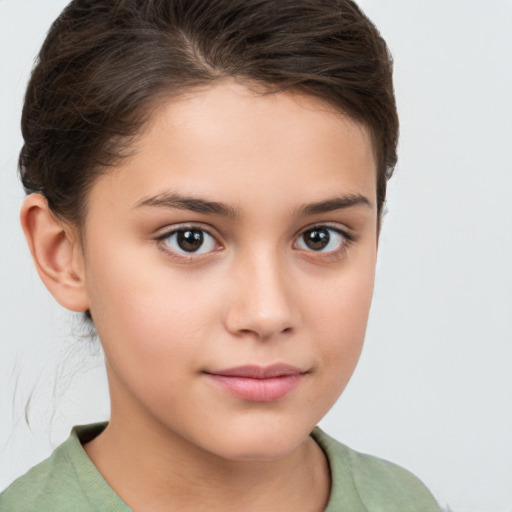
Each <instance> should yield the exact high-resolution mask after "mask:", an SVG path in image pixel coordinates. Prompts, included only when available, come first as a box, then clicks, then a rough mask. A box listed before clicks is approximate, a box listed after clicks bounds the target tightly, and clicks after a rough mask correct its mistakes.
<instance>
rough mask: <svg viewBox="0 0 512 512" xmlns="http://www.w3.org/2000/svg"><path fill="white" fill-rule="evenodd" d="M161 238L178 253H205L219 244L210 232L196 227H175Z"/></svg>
mask: <svg viewBox="0 0 512 512" xmlns="http://www.w3.org/2000/svg"><path fill="white" fill-rule="evenodd" d="M159 239H160V240H162V242H163V243H165V245H166V246H167V247H168V248H169V249H170V250H171V251H173V252H176V253H178V254H205V253H207V252H212V251H214V250H215V249H216V247H217V246H218V244H217V242H216V240H215V238H213V236H212V235H210V233H208V232H207V231H205V230H204V229H196V228H182V229H175V230H173V231H171V232H170V233H168V234H166V235H165V236H162V237H160V238H159Z"/></svg>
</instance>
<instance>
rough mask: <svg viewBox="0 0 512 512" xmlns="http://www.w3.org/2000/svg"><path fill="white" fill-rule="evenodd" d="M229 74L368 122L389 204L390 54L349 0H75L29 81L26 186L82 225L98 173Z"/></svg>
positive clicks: (380, 187) (381, 197)
mask: <svg viewBox="0 0 512 512" xmlns="http://www.w3.org/2000/svg"><path fill="white" fill-rule="evenodd" d="M225 77H233V78H235V79H238V80H241V81H243V82H247V83H252V84H256V85H263V86H264V88H265V90H266V91H268V92H273V91H276V90H284V89H287V88H294V89H296V90H300V91H302V92H305V93H307V94H310V95H313V96H315V97H318V98H321V99H323V100H324V101H326V102H329V103H331V104H333V105H335V106H336V107H337V108H338V109H339V110H341V111H343V112H345V113H347V114H348V115H349V116H350V117H352V118H353V119H355V120H356V121H358V122H360V123H362V124H363V125H364V126H366V127H367V128H368V129H369V131H370V133H371V135H372V138H373V143H374V149H375V152H376V155H377V165H378V169H377V170H378V178H377V197H378V208H379V211H381V210H382V205H383V203H384V201H385V197H386V183H387V180H388V179H389V177H390V176H391V174H392V172H393V169H394V166H395V164H396V158H397V157H396V146H397V139H398V117H397V113H396V105H395V98H394V93H393V83H392V61H391V57H390V55H389V52H388V50H387V47H386V44H385V42H384V40H383V39H382V37H381V36H380V34H379V32H378V31H377V29H376V28H375V26H374V25H373V24H372V23H371V22H370V21H369V20H368V18H367V17H366V16H365V15H364V14H363V13H362V12H361V10H360V9H359V8H358V7H357V6H356V5H355V4H354V2H352V1H349V0H73V1H72V2H71V3H70V4H69V5H68V6H67V7H66V8H65V9H64V11H63V12H62V14H61V15H60V16H59V17H58V18H57V20H56V21H55V22H54V23H53V25H52V27H51V29H50V31H49V33H48V36H47V38H46V40H45V42H44V44H43V46H42V48H41V51H40V53H39V57H38V60H37V63H36V65H35V68H34V70H33V72H32V76H31V79H30V82H29V84H28V88H27V93H26V98H25V105H24V109H23V116H22V132H23V137H24V141H25V144H24V146H23V148H22V150H21V153H20V158H19V170H20V175H21V178H22V181H23V185H24V187H25V190H26V192H27V193H31V192H39V193H41V194H43V195H44V196H45V197H46V198H47V200H48V203H49V206H50V208H51V210H52V211H53V212H54V214H55V215H56V216H58V217H60V218H62V219H65V220H68V221H71V222H73V223H74V224H75V225H76V226H78V227H79V226H80V225H81V224H82V222H83V220H84V218H85V214H86V203H87V202H86V199H87V192H88V190H89V188H90V186H91V184H92V183H93V182H94V179H95V177H96V176H98V174H99V173H102V172H105V171H106V170H108V169H109V168H112V166H115V165H116V163H117V162H118V161H119V159H120V158H122V156H123V154H126V148H129V143H130V140H131V138H132V137H134V136H135V135H136V134H137V132H138V131H139V130H140V128H141V127H142V126H143V124H144V122H145V121H146V120H147V119H148V116H149V115H150V113H151V111H152V109H153V108H155V106H156V105H157V104H158V101H159V100H161V99H163V98H167V97H169V96H173V95H178V94H180V93H182V92H184V91H187V90H189V89H190V88H192V87H196V86H201V85H207V84H209V83H212V82H213V81H215V80H218V79H221V78H225Z"/></svg>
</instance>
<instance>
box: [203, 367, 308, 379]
mask: <svg viewBox="0 0 512 512" xmlns="http://www.w3.org/2000/svg"><path fill="white" fill-rule="evenodd" d="M206 373H209V374H210V375H220V376H223V377H246V378H251V379H271V378H273V377H285V376H288V375H301V374H304V373H306V371H305V370H302V369H301V368H297V367H296V366H291V365H288V364H273V365H270V366H257V365H245V366H236V367H234V368H225V369H221V370H213V371H207V372H206Z"/></svg>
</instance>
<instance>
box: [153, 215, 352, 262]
mask: <svg viewBox="0 0 512 512" xmlns="http://www.w3.org/2000/svg"><path fill="white" fill-rule="evenodd" d="M315 229H317V230H322V229H323V230H327V231H330V232H335V233H336V234H338V235H340V236H341V237H342V239H343V240H342V241H341V243H340V247H339V248H337V249H335V250H332V251H328V252H323V251H315V250H312V249H311V250H308V249H301V248H298V247H296V246H297V243H298V241H299V240H300V238H301V237H302V236H304V235H305V234H306V233H308V232H311V231H314V230H315ZM187 230H189V231H196V232H202V233H205V234H206V235H207V236H208V237H211V238H212V239H213V241H214V242H215V244H216V245H217V246H218V247H217V248H216V249H214V250H211V251H208V252H205V253H192V252H191V253H190V254H185V253H179V252H177V251H175V250H173V249H171V248H170V247H169V245H168V244H166V243H165V240H167V239H169V238H170V237H171V236H173V235H175V234H178V233H180V232H185V231H187ZM155 241H156V242H157V244H158V247H159V249H160V250H162V251H163V252H164V253H165V254H166V255H168V256H171V257H172V258H174V259H175V260H177V261H178V262H183V263H187V262H191V261H200V260H201V259H203V257H207V256H208V255H210V254H212V253H213V252H218V251H220V250H222V249H223V247H222V245H221V244H220V243H219V242H218V240H217V237H216V236H215V235H213V234H212V233H211V232H210V230H209V229H207V228H205V227H204V226H201V225H187V224H183V225H178V226H175V227H173V228H172V229H170V230H168V231H166V232H165V233H162V234H161V235H159V236H157V237H156V238H155ZM355 241H356V239H355V237H354V236H353V235H351V234H350V233H348V232H346V231H344V230H342V229H340V228H339V227H337V226H333V225H330V224H325V223H324V224H314V225H312V226H308V227H306V228H305V229H302V230H301V231H300V232H299V233H298V234H297V235H296V237H295V242H294V243H293V248H295V249H297V250H300V251H301V252H303V253H307V254H308V257H310V258H315V259H321V260H324V261H332V260H335V259H338V258H340V257H341V256H343V254H344V253H345V252H346V251H347V250H348V248H349V247H350V246H351V245H352V244H353V243H354V242H355Z"/></svg>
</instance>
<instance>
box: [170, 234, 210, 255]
mask: <svg viewBox="0 0 512 512" xmlns="http://www.w3.org/2000/svg"><path fill="white" fill-rule="evenodd" d="M176 235H177V236H176V242H177V244H178V246H179V247H180V249H183V250H184V251H186V252H196V251H197V250H198V249H200V248H201V246H202V245H203V239H204V237H203V233H202V231H198V230H192V229H187V230H186V231H178V232H177V234H176Z"/></svg>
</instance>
